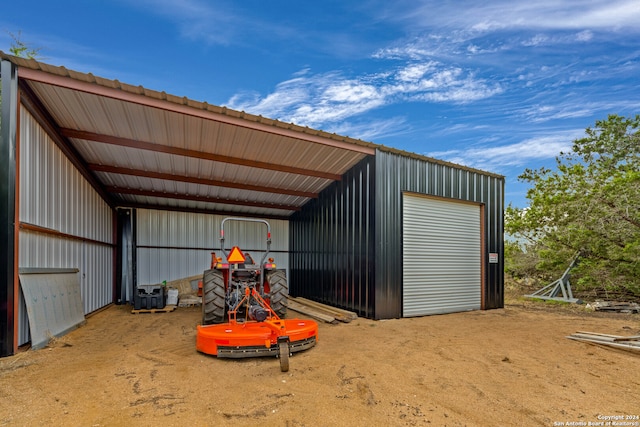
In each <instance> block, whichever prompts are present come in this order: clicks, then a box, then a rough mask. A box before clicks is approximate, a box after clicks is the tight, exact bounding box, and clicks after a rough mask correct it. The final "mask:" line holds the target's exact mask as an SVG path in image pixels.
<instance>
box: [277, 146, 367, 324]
mask: <svg viewBox="0 0 640 427" xmlns="http://www.w3.org/2000/svg"><path fill="white" fill-rule="evenodd" d="M374 199H375V191H374V159H373V157H367V158H365V159H363V160H362V161H361V162H360V163H359V164H358V165H356V166H355V167H354V168H353V169H351V170H350V171H349V172H347V173H346V174H344V175H343V178H342V181H340V182H335V183H333V184H332V185H330V186H329V187H328V188H327V189H325V190H324V191H323V192H322V193H320V195H319V197H318V199H315V200H313V201H311V202H309V203H307V204H306V205H305V206H304V208H303V209H302V210H301V211H300V212H297V213H296V214H294V215H293V216H292V217H291V218H290V222H289V224H290V233H289V235H290V237H289V242H290V243H289V248H290V255H289V256H290V260H289V262H290V269H291V279H290V284H289V286H290V293H291V295H293V296H302V297H306V298H310V299H313V300H316V301H320V302H323V303H326V304H330V305H333V306H337V307H343V308H347V309H349V310H353V311H355V312H357V313H358V314H359V315H360V316H365V317H374V316H375V310H374V307H375V291H374V282H375V277H374V271H375V267H374V265H373V260H374V251H375V248H374V221H375V215H374Z"/></svg>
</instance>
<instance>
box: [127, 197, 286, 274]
mask: <svg viewBox="0 0 640 427" xmlns="http://www.w3.org/2000/svg"><path fill="white" fill-rule="evenodd" d="M224 218H225V216H222V215H206V214H199V213H189V212H173V211H160V210H150V209H137V210H136V245H137V251H136V256H137V284H139V285H145V284H156V283H161V282H162V281H163V280H166V281H171V280H176V279H181V278H184V277H189V276H195V275H198V274H201V273H203V272H204V270H206V269H208V268H209V266H210V265H211V252H212V251H214V252H216V255H217V256H222V252H221V251H220V224H221V222H222V220H223V219H224ZM267 221H268V222H269V224H270V225H271V254H270V257H272V258H274V259H275V263H276V265H277V266H278V268H283V269H287V268H288V267H289V265H288V260H289V256H288V252H289V224H288V221H283V220H267ZM225 238H226V240H225V249H226V250H227V251H229V249H230V248H231V246H239V247H240V248H241V249H242V250H243V251H244V252H249V253H250V254H251V256H252V257H253V259H254V261H255V262H259V261H260V259H261V257H262V255H263V254H264V250H265V249H266V246H267V244H266V239H267V230H266V227H265V226H264V225H263V224H259V223H249V222H244V221H243V222H227V223H225Z"/></svg>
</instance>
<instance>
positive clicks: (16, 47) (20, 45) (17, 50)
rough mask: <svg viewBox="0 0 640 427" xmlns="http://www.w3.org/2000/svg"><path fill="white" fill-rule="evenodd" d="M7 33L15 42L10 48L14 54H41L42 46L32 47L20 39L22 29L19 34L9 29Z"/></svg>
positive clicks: (0, 91)
mask: <svg viewBox="0 0 640 427" xmlns="http://www.w3.org/2000/svg"><path fill="white" fill-rule="evenodd" d="M7 33H8V34H9V36H11V38H12V39H13V43H11V47H10V48H9V52H11V54H12V55H14V56H19V57H21V58H27V59H36V58H37V57H38V56H39V55H40V48H33V47H30V46H29V45H28V44H26V43H25V42H23V41H22V40H21V39H20V37H21V36H22V32H21V31H18V34H14V33H12V32H9V31H7ZM0 106H2V76H1V75H0ZM0 111H1V110H0Z"/></svg>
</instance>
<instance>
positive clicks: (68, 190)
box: [19, 108, 113, 344]
mask: <svg viewBox="0 0 640 427" xmlns="http://www.w3.org/2000/svg"><path fill="white" fill-rule="evenodd" d="M19 215H20V221H21V222H25V223H29V224H33V225H37V226H39V227H44V228H48V229H51V230H55V231H57V232H60V233H65V234H69V235H72V236H76V237H79V238H86V239H90V240H95V241H97V242H103V243H104V244H100V243H96V242H90V241H81V240H73V239H69V238H64V237H59V236H53V235H49V234H42V233H37V232H32V231H29V230H21V231H20V237H19V246H20V250H19V252H20V253H19V267H20V268H27V267H34V268H45V267H46V268H78V269H79V270H80V277H81V291H82V301H83V305H84V310H85V313H90V312H92V311H95V310H97V309H99V308H101V307H104V306H105V305H107V304H109V303H111V302H112V300H113V271H112V266H113V264H112V258H113V251H112V247H111V246H109V245H110V244H112V243H113V242H112V238H113V235H112V227H113V212H112V210H111V208H110V207H109V206H108V205H107V204H106V203H105V202H104V200H102V199H101V198H100V196H99V195H98V194H97V193H96V192H95V190H94V189H93V188H92V187H91V185H89V183H88V182H87V181H86V180H85V179H84V177H82V175H81V174H80V172H78V170H77V169H75V167H74V166H73V165H72V164H71V162H70V161H69V160H68V159H67V158H66V157H65V156H64V154H63V153H62V152H61V151H60V150H59V149H58V147H57V146H56V145H55V143H54V142H53V141H52V140H51V138H49V136H48V135H47V134H46V132H45V131H44V130H43V129H42V128H41V127H40V126H39V125H38V123H37V122H36V121H35V120H34V119H33V117H32V116H31V115H30V114H29V113H28V111H27V110H26V109H25V108H21V111H20V213H19ZM21 307H24V306H23V305H22V304H21ZM25 319H26V317H25V316H23V315H22V314H20V328H19V329H20V334H21V335H20V341H21V342H20V344H23V343H24V342H26V341H24V339H25V337H26V336H28V335H27V334H28V331H27V329H28V328H27V326H26V323H25V322H24V320H25Z"/></svg>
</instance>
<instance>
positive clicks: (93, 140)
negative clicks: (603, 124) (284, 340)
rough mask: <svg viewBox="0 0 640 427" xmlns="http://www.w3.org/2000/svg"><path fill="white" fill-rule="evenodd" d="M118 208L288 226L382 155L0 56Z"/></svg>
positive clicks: (351, 142)
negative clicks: (367, 160) (274, 220)
mask: <svg viewBox="0 0 640 427" xmlns="http://www.w3.org/2000/svg"><path fill="white" fill-rule="evenodd" d="M0 58H2V59H6V60H9V61H11V62H13V63H14V64H16V65H17V66H18V82H19V85H20V89H21V101H22V104H23V105H24V106H25V107H26V108H27V109H28V110H29V112H30V113H31V114H33V115H34V116H35V117H36V119H37V120H38V121H39V122H40V124H41V125H43V127H44V128H45V129H46V130H47V131H48V133H49V134H50V135H52V134H53V135H52V137H53V138H54V140H55V141H56V143H57V144H58V145H59V146H60V147H61V148H62V150H63V151H64V152H65V154H66V155H67V156H70V157H72V160H73V161H74V163H75V164H76V166H77V167H79V168H80V169H81V172H83V173H84V174H85V176H86V177H88V178H89V180H90V182H91V183H92V184H93V185H94V186H95V187H96V189H97V190H98V191H99V193H100V194H101V195H102V196H103V197H104V198H105V199H106V200H107V202H108V203H109V204H110V205H111V206H138V207H143V206H144V207H150V208H160V209H178V210H196V211H203V212H222V213H237V214H246V215H263V216H269V217H283V218H286V217H288V216H289V215H291V214H292V213H294V212H295V211H297V210H299V209H300V208H301V207H302V206H303V205H304V204H305V203H306V202H308V201H309V200H310V199H312V198H316V197H317V196H318V193H319V192H320V191H322V189H324V188H325V187H327V186H328V185H329V184H331V182H333V181H336V180H339V179H340V178H341V176H342V174H344V173H345V172H346V171H348V170H349V169H350V168H351V167H353V166H354V165H355V164H356V163H358V162H359V161H360V160H361V159H363V158H364V157H365V156H367V155H374V154H375V148H376V145H375V144H372V143H367V142H364V141H360V140H356V139H353V138H348V137H344V136H339V135H336V134H330V133H327V132H322V131H318V130H314V129H310V128H307V127H302V126H297V125H294V124H290V123H284V122H280V121H277V120H271V119H267V118H264V117H261V116H255V115H251V114H247V113H244V112H240V111H235V110H231V109H228V108H224V107H218V106H214V105H210V104H207V103H204V102H197V101H193V100H190V99H187V98H181V97H177V96H173V95H168V94H166V93H164V92H157V91H152V90H149V89H146V88H144V87H141V86H137V87H136V86H131V85H127V84H123V83H120V82H118V81H117V80H107V79H103V78H99V77H94V76H93V75H92V74H85V73H79V72H75V71H72V70H67V69H66V68H64V67H55V66H51V65H48V64H44V63H42V62H38V61H35V60H29V59H24V58H17V57H14V56H10V55H6V54H4V53H2V52H0Z"/></svg>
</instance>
